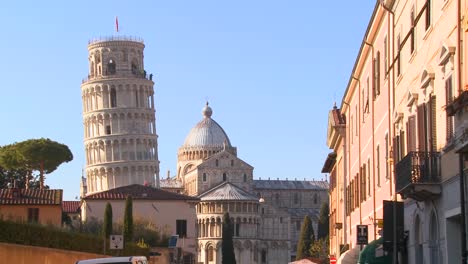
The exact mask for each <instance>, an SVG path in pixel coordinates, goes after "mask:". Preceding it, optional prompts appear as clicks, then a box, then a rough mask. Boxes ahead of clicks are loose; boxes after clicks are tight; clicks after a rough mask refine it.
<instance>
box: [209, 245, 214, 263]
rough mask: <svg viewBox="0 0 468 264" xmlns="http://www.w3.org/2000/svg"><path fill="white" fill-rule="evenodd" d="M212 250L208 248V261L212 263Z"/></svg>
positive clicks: (211, 247)
mask: <svg viewBox="0 0 468 264" xmlns="http://www.w3.org/2000/svg"><path fill="white" fill-rule="evenodd" d="M213 256H214V249H213V246H210V247H209V248H208V261H213Z"/></svg>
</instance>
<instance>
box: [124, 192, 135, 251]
mask: <svg viewBox="0 0 468 264" xmlns="http://www.w3.org/2000/svg"><path fill="white" fill-rule="evenodd" d="M123 233H124V240H125V241H126V242H131V241H132V239H133V199H132V196H130V195H129V196H127V199H126V200H125V212H124V230H123Z"/></svg>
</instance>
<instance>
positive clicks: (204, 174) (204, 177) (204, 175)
mask: <svg viewBox="0 0 468 264" xmlns="http://www.w3.org/2000/svg"><path fill="white" fill-rule="evenodd" d="M203 181H204V182H206V173H203Z"/></svg>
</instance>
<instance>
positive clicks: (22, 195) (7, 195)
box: [0, 188, 63, 205]
mask: <svg viewBox="0 0 468 264" xmlns="http://www.w3.org/2000/svg"><path fill="white" fill-rule="evenodd" d="M62 192H63V191H62V190H40V189H27V190H26V189H19V188H10V189H0V204H2V205H6V204H8V205H60V204H61V203H62Z"/></svg>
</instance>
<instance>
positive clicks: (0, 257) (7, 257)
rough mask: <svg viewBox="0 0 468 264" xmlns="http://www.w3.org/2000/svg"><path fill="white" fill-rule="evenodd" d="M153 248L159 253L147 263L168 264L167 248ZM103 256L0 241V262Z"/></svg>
mask: <svg viewBox="0 0 468 264" xmlns="http://www.w3.org/2000/svg"><path fill="white" fill-rule="evenodd" d="M155 250H156V251H157V252H159V253H160V254H161V255H160V256H154V257H150V258H149V262H148V264H156V263H158V264H168V263H169V255H170V254H169V253H170V252H169V249H167V248H156V249H155ZM105 257H108V256H106V255H99V254H93V253H86V252H78V251H67V250H61V249H55V248H43V247H33V246H24V245H17V244H7V243H0V263H15V264H29V263H34V264H58V263H63V264H73V263H75V262H77V261H78V260H84V259H92V258H105Z"/></svg>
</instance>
